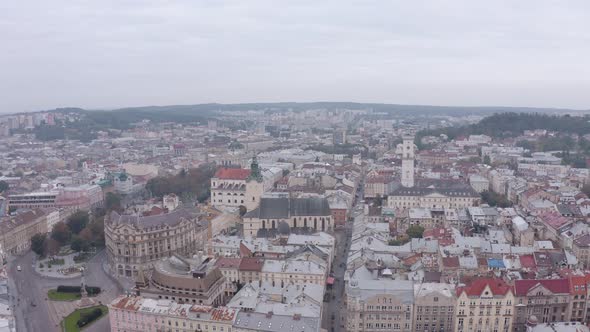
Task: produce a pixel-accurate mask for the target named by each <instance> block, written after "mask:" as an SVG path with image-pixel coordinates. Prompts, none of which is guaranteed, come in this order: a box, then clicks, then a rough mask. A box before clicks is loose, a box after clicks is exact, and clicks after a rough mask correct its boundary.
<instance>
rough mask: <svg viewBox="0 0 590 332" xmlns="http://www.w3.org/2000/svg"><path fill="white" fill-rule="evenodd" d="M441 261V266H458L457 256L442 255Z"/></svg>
mask: <svg viewBox="0 0 590 332" xmlns="http://www.w3.org/2000/svg"><path fill="white" fill-rule="evenodd" d="M442 263H443V266H444V267H446V268H458V267H459V257H443V259H442Z"/></svg>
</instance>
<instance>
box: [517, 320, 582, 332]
mask: <svg viewBox="0 0 590 332" xmlns="http://www.w3.org/2000/svg"><path fill="white" fill-rule="evenodd" d="M531 318H532V319H531V322H530V323H529V326H528V327H527V330H526V331H527V332H556V331H558V332H590V328H588V326H586V325H584V324H583V323H580V322H558V323H542V324H538V323H537V319H536V317H531Z"/></svg>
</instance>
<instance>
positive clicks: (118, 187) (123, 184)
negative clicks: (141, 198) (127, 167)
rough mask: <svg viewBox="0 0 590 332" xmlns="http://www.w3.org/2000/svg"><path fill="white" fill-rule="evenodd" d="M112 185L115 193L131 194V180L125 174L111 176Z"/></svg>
mask: <svg viewBox="0 0 590 332" xmlns="http://www.w3.org/2000/svg"><path fill="white" fill-rule="evenodd" d="M113 184H114V186H115V191H116V192H118V193H121V194H124V195H128V194H131V193H132V192H133V178H132V177H131V176H129V175H127V173H125V172H121V173H119V174H115V175H114V176H113Z"/></svg>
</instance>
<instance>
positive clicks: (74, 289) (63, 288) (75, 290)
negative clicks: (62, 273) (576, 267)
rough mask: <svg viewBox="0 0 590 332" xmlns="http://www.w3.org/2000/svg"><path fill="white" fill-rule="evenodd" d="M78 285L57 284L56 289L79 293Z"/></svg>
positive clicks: (61, 291) (62, 291)
mask: <svg viewBox="0 0 590 332" xmlns="http://www.w3.org/2000/svg"><path fill="white" fill-rule="evenodd" d="M80 290H81V287H80V286H63V285H60V286H57V291H58V292H60V293H80Z"/></svg>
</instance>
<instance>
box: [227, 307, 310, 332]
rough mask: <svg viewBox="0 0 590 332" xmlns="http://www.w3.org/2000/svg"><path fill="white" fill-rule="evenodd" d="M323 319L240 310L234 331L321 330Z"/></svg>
mask: <svg viewBox="0 0 590 332" xmlns="http://www.w3.org/2000/svg"><path fill="white" fill-rule="evenodd" d="M321 323H322V322H321V319H320V318H317V317H302V316H301V315H285V314H281V313H274V312H268V313H259V312H247V311H240V312H238V314H237V316H236V319H235V323H234V325H233V330H232V331H233V332H253V331H256V332H284V331H306V332H307V331H310V332H319V331H321V330H322V329H321Z"/></svg>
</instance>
